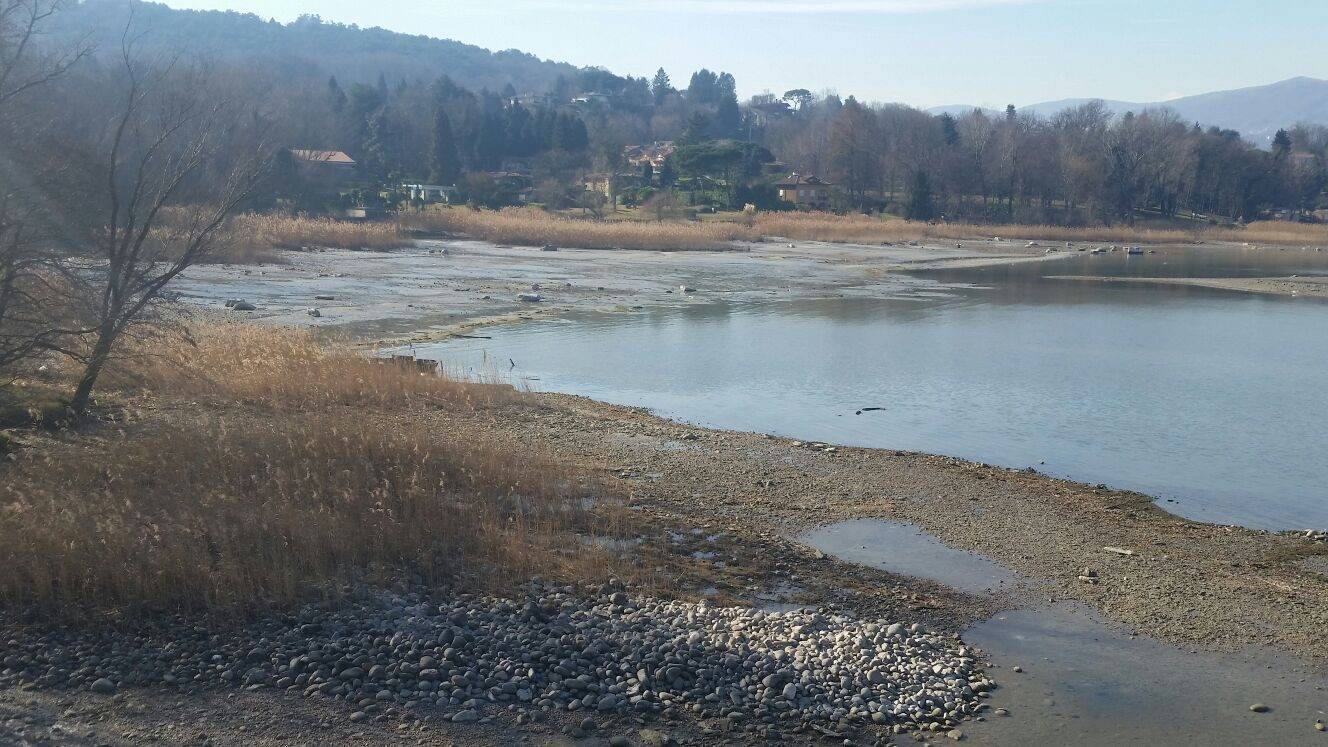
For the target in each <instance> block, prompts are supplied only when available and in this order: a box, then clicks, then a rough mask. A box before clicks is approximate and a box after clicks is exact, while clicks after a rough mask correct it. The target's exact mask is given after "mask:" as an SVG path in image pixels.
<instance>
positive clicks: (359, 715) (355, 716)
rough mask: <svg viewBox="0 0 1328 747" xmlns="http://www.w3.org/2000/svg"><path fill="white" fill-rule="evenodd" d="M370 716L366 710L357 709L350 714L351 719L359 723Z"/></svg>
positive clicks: (352, 721) (354, 722)
mask: <svg viewBox="0 0 1328 747" xmlns="http://www.w3.org/2000/svg"><path fill="white" fill-rule="evenodd" d="M368 718H369V714H367V713H365V712H364V711H356V712H354V713H352V714H351V715H350V721H351V723H353V724H358V723H360V722H361V721H364V720H366V719H368Z"/></svg>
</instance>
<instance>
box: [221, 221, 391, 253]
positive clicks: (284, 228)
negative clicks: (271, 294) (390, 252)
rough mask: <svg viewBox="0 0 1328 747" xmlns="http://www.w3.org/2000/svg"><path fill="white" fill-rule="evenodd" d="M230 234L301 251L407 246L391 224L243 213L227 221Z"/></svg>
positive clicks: (257, 243) (260, 244) (246, 240)
mask: <svg viewBox="0 0 1328 747" xmlns="http://www.w3.org/2000/svg"><path fill="white" fill-rule="evenodd" d="M229 229H230V231H231V232H232V233H233V234H234V235H235V236H236V237H237V238H239V239H240V240H241V242H240V243H246V244H249V245H252V246H257V247H270V248H276V249H301V248H304V247H320V248H323V247H325V248H331V249H376V250H381V249H396V248H399V247H403V246H409V245H410V243H411V241H410V239H409V238H407V237H404V236H402V235H401V232H400V231H399V230H398V228H397V225H396V224H395V223H392V222H375V221H347V220H338V219H336V218H319V217H312V216H308V215H283V214H279V213H244V214H242V215H237V216H235V217H234V218H233V219H231V221H230V225H229Z"/></svg>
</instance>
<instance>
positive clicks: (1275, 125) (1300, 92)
mask: <svg viewBox="0 0 1328 747" xmlns="http://www.w3.org/2000/svg"><path fill="white" fill-rule="evenodd" d="M1093 100H1094V99H1089V98H1082V99H1061V100H1059V101H1046V102H1043V103H1039V104H1032V105H1029V106H1023V107H1020V108H1019V111H1021V112H1031V113H1034V114H1038V115H1041V116H1051V115H1053V114H1056V113H1057V112H1060V111H1063V110H1065V109H1069V108H1071V107H1075V106H1079V105H1080V104H1084V103H1087V102H1089V101H1093ZM1098 100H1100V101H1102V102H1103V103H1104V104H1106V105H1107V107H1108V108H1109V109H1111V110H1112V111H1114V112H1116V113H1118V114H1123V113H1125V112H1127V111H1134V112H1139V111H1143V110H1144V109H1151V108H1167V109H1171V110H1173V111H1175V112H1176V113H1177V114H1179V115H1180V116H1181V118H1183V119H1186V120H1191V121H1194V122H1198V123H1199V124H1201V125H1203V126H1205V127H1209V126H1216V127H1222V128H1226V129H1231V130H1237V131H1239V132H1240V133H1241V134H1242V135H1244V136H1245V137H1247V138H1249V139H1250V140H1252V141H1254V142H1257V143H1260V144H1263V143H1267V142H1269V141H1271V140H1272V137H1273V135H1274V134H1275V133H1276V132H1277V130H1278V129H1280V128H1283V127H1291V126H1292V125H1295V124H1297V123H1300V122H1308V123H1312V124H1321V125H1328V80H1321V79H1318V78H1309V77H1304V76H1301V77H1297V78H1290V79H1287V80H1283V81H1279V82H1277V83H1271V84H1269V85H1265V86H1252V87H1249V88H1236V89H1231V90H1227V91H1213V92H1212V93H1202V94H1198V95H1195V96H1184V97H1182V98H1178V99H1172V100H1170V101H1155V102H1137V101H1114V100H1110V99H1098ZM973 109H983V110H984V111H987V112H988V113H999V112H995V111H993V110H990V109H985V108H984V107H977V106H964V105H956V104H952V105H948V106H937V107H932V108H931V109H928V110H927V111H928V112H931V113H932V114H942V113H949V114H960V113H964V112H968V111H971V110H973Z"/></svg>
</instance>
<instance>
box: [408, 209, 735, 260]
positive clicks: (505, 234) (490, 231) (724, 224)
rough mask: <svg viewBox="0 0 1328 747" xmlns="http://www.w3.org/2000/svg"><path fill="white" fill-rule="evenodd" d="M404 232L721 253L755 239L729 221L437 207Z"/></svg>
mask: <svg viewBox="0 0 1328 747" xmlns="http://www.w3.org/2000/svg"><path fill="white" fill-rule="evenodd" d="M401 221H402V223H403V225H405V226H406V227H408V228H414V229H422V230H431V231H445V232H449V233H460V234H465V235H467V236H473V237H474V238H477V239H483V240H485V241H492V242H494V243H497V244H515V245H518V246H544V245H548V244H551V245H553V246H561V247H569V248H577V249H648V250H655V251H688V250H691V251H697V250H722V249H728V248H731V247H730V242H733V241H736V240H741V239H751V238H754V237H755V234H754V233H753V232H752V230H751V229H750V228H749V227H747V226H745V225H742V224H740V223H735V222H730V221H711V222H704V223H702V222H694V221H693V222H682V221H604V220H589V219H582V218H571V217H567V216H563V215H557V214H555V213H549V212H545V211H543V210H540V209H539V208H533V207H524V208H504V209H502V210H471V209H469V208H440V209H436V210H430V211H426V212H423V213H419V214H414V215H407V216H402V218H401Z"/></svg>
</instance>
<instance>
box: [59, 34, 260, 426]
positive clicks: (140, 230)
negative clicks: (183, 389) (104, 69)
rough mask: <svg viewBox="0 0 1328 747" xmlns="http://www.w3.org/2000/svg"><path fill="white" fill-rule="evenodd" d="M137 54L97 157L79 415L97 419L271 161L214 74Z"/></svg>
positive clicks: (126, 63) (124, 60)
mask: <svg viewBox="0 0 1328 747" xmlns="http://www.w3.org/2000/svg"><path fill="white" fill-rule="evenodd" d="M131 48H132V43H131V42H130V41H129V40H128V39H127V38H126V42H125V44H124V45H123V49H122V54H121V65H120V74H119V78H120V80H119V84H120V89H121V90H120V91H119V92H118V96H117V99H118V101H117V103H116V104H115V105H114V108H112V109H111V111H114V117H113V119H112V120H111V121H110V123H109V126H108V128H107V131H106V132H105V133H104V134H103V135H102V137H101V138H99V140H98V141H97V142H95V143H93V144H92V147H91V150H92V156H93V157H92V159H91V160H92V162H93V163H94V169H95V172H94V174H93V177H94V178H98V179H100V182H101V184H102V186H101V188H100V190H99V191H100V194H99V195H98V196H97V199H96V200H95V202H96V204H97V205H98V212H97V220H96V225H95V226H94V229H93V235H92V236H91V239H90V241H89V245H90V250H91V255H92V258H93V259H94V260H95V263H96V268H95V271H94V273H93V274H94V276H95V278H96V279H95V281H94V287H95V289H96V293H95V297H94V299H93V302H92V309H91V313H92V316H93V319H94V321H95V326H94V330H93V331H92V333H91V335H90V340H89V345H88V348H87V350H86V352H85V353H84V354H83V355H81V356H80V359H81V361H82V363H83V374H82V376H81V378H80V380H79V383H78V386H77V388H76V389H75V392H74V396H73V399H72V401H71V403H70V407H71V409H72V410H73V412H74V413H75V414H76V415H83V414H85V413H86V412H87V409H88V405H89V402H90V398H91V395H92V391H93V389H94V387H95V386H96V384H97V379H98V377H99V376H100V375H101V373H102V370H103V369H104V368H105V366H106V364H107V362H108V361H109V360H110V359H111V355H112V353H113V351H114V349H115V346H116V343H117V342H118V341H119V340H120V339H121V337H122V336H123V335H124V334H125V333H126V332H128V331H130V330H131V329H132V328H134V327H135V326H136V325H138V324H140V323H142V322H145V321H147V320H149V319H150V318H151V314H150V313H149V312H151V311H152V309H153V307H154V305H155V304H156V302H157V301H159V300H160V299H161V298H162V292H163V290H164V289H165V288H166V286H167V285H168V284H169V283H170V282H171V281H172V280H174V279H175V278H176V277H177V276H178V275H179V274H180V273H181V272H184V270H186V269H187V268H188V267H190V266H191V265H193V264H195V263H197V262H199V261H200V260H202V259H204V258H206V257H207V256H208V254H209V253H211V252H212V251H213V250H214V248H215V247H216V246H217V245H218V243H219V241H220V240H221V238H222V231H221V229H222V226H223V224H224V223H225V221H226V218H227V217H228V216H229V215H231V213H233V212H234V211H235V210H236V209H237V208H238V207H239V206H240V205H241V204H242V203H243V202H244V201H245V200H246V199H248V197H249V196H250V195H251V193H252V192H253V190H254V188H255V186H256V185H257V184H258V183H259V182H260V180H261V179H262V177H263V175H264V173H265V171H266V170H267V168H268V167H269V165H270V163H271V161H272V149H271V148H269V147H268V145H267V143H266V142H265V141H264V137H263V134H262V129H263V127H262V125H261V122H260V120H259V118H258V117H257V115H256V114H255V113H254V112H252V111H246V108H245V107H244V106H243V105H242V102H241V101H239V100H238V98H232V97H230V96H227V95H225V94H224V93H223V91H222V90H221V87H220V86H219V85H218V82H217V81H216V80H214V79H213V78H212V77H211V76H210V75H209V71H208V70H207V69H206V68H205V67H202V66H184V65H181V64H179V61H178V60H168V61H164V62H161V63H157V64H149V65H145V64H142V63H139V62H138V61H136V60H135V59H134V56H133V54H132V52H131ZM98 172H99V173H98Z"/></svg>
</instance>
